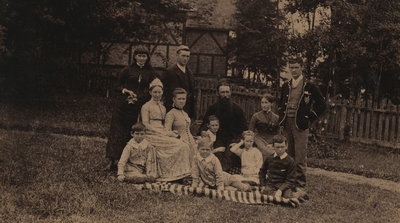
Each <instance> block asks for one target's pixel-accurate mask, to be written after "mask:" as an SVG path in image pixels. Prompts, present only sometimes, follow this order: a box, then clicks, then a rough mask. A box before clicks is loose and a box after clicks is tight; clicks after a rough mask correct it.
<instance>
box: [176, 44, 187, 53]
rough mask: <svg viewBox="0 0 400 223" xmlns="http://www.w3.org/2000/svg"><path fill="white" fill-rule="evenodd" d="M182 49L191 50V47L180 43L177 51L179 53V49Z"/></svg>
mask: <svg viewBox="0 0 400 223" xmlns="http://www.w3.org/2000/svg"><path fill="white" fill-rule="evenodd" d="M181 50H186V51H190V49H189V47H188V46H186V45H180V46H178V48H177V49H176V52H177V53H179V51H181Z"/></svg>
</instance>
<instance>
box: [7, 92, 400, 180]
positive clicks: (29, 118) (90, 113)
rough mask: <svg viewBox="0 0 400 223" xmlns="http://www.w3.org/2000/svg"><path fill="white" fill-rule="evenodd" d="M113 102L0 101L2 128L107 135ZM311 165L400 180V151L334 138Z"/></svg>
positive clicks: (315, 146) (312, 151) (312, 149)
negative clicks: (335, 139) (340, 140)
mask: <svg viewBox="0 0 400 223" xmlns="http://www.w3.org/2000/svg"><path fill="white" fill-rule="evenodd" d="M112 107H113V102H112V100H111V99H109V98H105V97H100V96H95V95H90V94H87V95H82V94H80V95H62V96H58V95H53V96H51V97H50V98H48V99H47V100H46V101H24V102H18V103H16V102H15V101H12V103H10V102H8V103H7V102H4V101H3V102H0V114H2V115H1V116H0V128H3V129H20V130H33V131H36V132H54V133H63V134H69V135H86V136H100V137H106V135H107V131H108V128H109V125H110V120H111V110H112ZM308 157H309V162H308V163H309V166H312V167H320V168H324V169H328V170H335V171H341V172H348V173H355V174H359V175H363V176H367V177H378V178H383V179H388V180H393V181H396V182H400V171H398V170H399V169H400V152H399V151H394V150H390V149H385V148H380V149H378V148H374V147H373V146H365V145H362V144H356V143H348V142H337V141H334V140H330V141H329V140H324V141H321V140H320V141H316V142H315V141H314V142H312V141H310V145H309V155H308Z"/></svg>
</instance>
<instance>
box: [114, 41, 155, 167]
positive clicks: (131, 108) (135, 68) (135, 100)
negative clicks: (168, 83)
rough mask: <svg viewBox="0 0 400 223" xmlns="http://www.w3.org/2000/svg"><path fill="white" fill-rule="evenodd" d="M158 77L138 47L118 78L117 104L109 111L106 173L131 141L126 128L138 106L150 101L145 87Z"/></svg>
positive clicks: (138, 110) (129, 126)
mask: <svg viewBox="0 0 400 223" xmlns="http://www.w3.org/2000/svg"><path fill="white" fill-rule="evenodd" d="M156 77H158V75H157V74H156V73H155V71H154V70H153V68H152V67H151V65H150V55H149V52H148V51H147V50H146V49H145V48H142V47H139V48H137V49H136V50H135V51H134V53H133V62H132V64H131V65H129V66H127V67H125V68H124V69H123V70H122V71H121V72H120V73H119V75H118V84H117V88H116V98H117V105H116V107H115V110H114V111H113V115H112V120H111V127H110V132H109V135H108V142H107V147H106V157H107V158H108V159H109V160H110V170H116V168H117V163H118V160H119V158H120V156H121V153H122V151H123V149H124V147H125V145H126V143H127V142H128V141H129V139H130V138H131V135H130V129H131V126H132V125H133V124H135V123H136V122H137V120H138V116H139V114H140V109H141V107H142V105H143V104H144V103H145V102H147V101H148V100H150V95H149V84H150V82H151V81H153V80H154V79H155V78H156Z"/></svg>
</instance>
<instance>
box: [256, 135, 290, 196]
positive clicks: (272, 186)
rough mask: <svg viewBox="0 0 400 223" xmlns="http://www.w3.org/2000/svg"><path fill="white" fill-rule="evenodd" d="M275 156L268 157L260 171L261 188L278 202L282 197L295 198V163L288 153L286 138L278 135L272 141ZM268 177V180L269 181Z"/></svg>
mask: <svg viewBox="0 0 400 223" xmlns="http://www.w3.org/2000/svg"><path fill="white" fill-rule="evenodd" d="M272 143H273V144H272V145H273V149H274V151H275V152H274V154H273V156H272V157H268V158H267V159H266V160H265V161H264V163H263V165H262V168H261V170H260V186H261V191H262V192H263V193H264V194H268V195H273V196H274V197H275V199H276V200H277V201H280V200H281V198H282V196H283V197H285V198H294V195H295V194H294V193H292V190H293V189H294V188H295V187H294V182H295V171H296V170H295V163H294V160H293V158H292V157H290V156H289V155H288V154H287V153H286V150H287V142H286V137H285V136H283V135H276V136H274V137H273V139H272ZM267 176H268V180H267Z"/></svg>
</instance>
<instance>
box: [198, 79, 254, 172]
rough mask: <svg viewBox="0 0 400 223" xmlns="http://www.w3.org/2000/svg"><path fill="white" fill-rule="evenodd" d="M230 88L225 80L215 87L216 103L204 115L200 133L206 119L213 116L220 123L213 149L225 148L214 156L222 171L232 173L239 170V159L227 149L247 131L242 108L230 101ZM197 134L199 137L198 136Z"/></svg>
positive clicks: (203, 128) (205, 125) (204, 128)
mask: <svg viewBox="0 0 400 223" xmlns="http://www.w3.org/2000/svg"><path fill="white" fill-rule="evenodd" d="M231 93H232V92H231V86H230V85H229V83H228V82H226V81H225V80H223V81H220V82H219V84H218V86H217V94H218V101H217V102H216V103H215V104H213V105H211V106H210V107H209V108H208V109H207V112H206V114H205V115H204V119H203V123H202V125H201V126H200V132H201V131H204V130H206V129H207V118H208V117H209V116H210V115H215V116H217V117H218V119H219V121H220V128H219V130H218V132H217V137H216V141H215V143H214V147H220V146H222V147H225V148H226V149H225V151H224V152H217V153H215V155H216V156H217V157H218V159H219V160H220V161H221V165H222V169H223V170H224V171H227V172H231V173H234V172H235V170H240V158H239V157H238V156H236V155H235V154H233V153H232V152H231V151H230V150H229V149H228V148H229V145H230V144H231V143H233V142H239V141H240V137H241V134H242V132H243V131H244V130H246V129H247V126H246V117H245V115H244V112H243V110H242V108H241V107H240V106H239V105H237V104H236V103H234V102H232V100H231ZM200 132H199V135H200Z"/></svg>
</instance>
